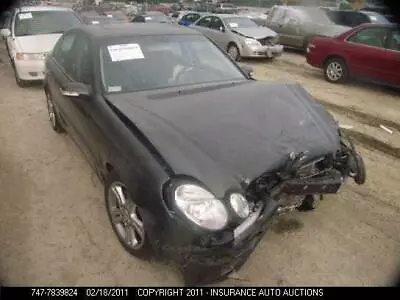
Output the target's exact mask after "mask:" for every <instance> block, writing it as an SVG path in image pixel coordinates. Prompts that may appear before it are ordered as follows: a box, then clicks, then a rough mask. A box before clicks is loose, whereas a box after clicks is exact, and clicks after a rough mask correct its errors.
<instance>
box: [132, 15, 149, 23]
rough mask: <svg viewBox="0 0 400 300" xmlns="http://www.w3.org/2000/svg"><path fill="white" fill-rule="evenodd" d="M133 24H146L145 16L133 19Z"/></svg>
mask: <svg viewBox="0 0 400 300" xmlns="http://www.w3.org/2000/svg"><path fill="white" fill-rule="evenodd" d="M132 22H135V23H145V22H146V19H145V17H143V16H137V17H134V18H133V19H132Z"/></svg>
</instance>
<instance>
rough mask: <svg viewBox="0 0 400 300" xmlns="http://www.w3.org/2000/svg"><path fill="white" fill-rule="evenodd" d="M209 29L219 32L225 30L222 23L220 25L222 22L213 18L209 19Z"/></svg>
mask: <svg viewBox="0 0 400 300" xmlns="http://www.w3.org/2000/svg"><path fill="white" fill-rule="evenodd" d="M210 28H211V29H214V30H221V28H225V26H224V23H222V20H221V19H220V18H218V17H213V18H212V19H211V25H210Z"/></svg>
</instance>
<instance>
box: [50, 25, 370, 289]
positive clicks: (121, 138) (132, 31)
mask: <svg viewBox="0 0 400 300" xmlns="http://www.w3.org/2000/svg"><path fill="white" fill-rule="evenodd" d="M105 26H106V28H107V30H103V29H104V27H100V26H85V27H81V28H77V29H75V30H71V31H69V32H67V33H66V34H64V36H63V38H62V39H60V40H59V42H58V43H57V45H56V46H55V48H54V51H53V52H52V53H51V55H50V56H49V58H48V60H47V61H46V66H47V72H46V81H45V85H44V88H45V93H46V99H47V108H48V114H49V119H50V121H51V126H52V128H53V129H54V130H55V131H57V132H60V131H62V130H63V129H65V130H67V131H68V133H69V134H70V135H71V137H72V138H73V139H74V140H75V141H76V142H77V143H78V145H80V148H81V149H82V152H83V153H85V154H86V155H87V158H88V160H89V161H90V162H91V163H92V164H91V165H92V166H93V167H94V169H95V171H96V174H99V177H100V178H101V179H102V180H103V182H104V195H105V202H106V209H107V212H108V215H109V219H110V223H111V226H112V228H113V230H114V232H115V234H116V236H117V238H118V240H119V242H120V243H121V245H122V246H123V247H124V248H125V249H126V250H127V251H128V252H129V253H131V254H132V255H135V256H137V257H139V258H145V257H149V256H151V255H152V254H160V255H167V256H168V257H170V258H172V259H174V260H175V261H177V262H178V263H179V265H180V266H181V268H182V270H183V272H184V276H185V279H186V282H187V283H188V284H198V283H199V282H200V283H207V282H210V281H215V280H220V279H222V278H224V277H225V276H226V275H227V274H229V273H230V272H232V271H233V270H234V269H236V268H239V267H240V266H242V265H243V264H244V263H245V262H246V260H247V258H248V256H249V255H250V253H251V252H252V251H253V249H254V248H255V247H256V245H257V243H258V242H259V241H260V239H261V238H262V236H263V234H264V233H265V231H266V230H267V228H268V225H269V223H270V222H269V221H270V220H271V218H273V217H274V216H275V215H276V214H278V213H284V212H286V213H287V212H290V211H292V210H294V209H297V208H299V207H303V208H307V209H313V208H314V207H313V206H312V203H314V201H313V200H312V199H313V194H321V193H323V194H334V193H336V192H337V191H338V188H339V187H340V186H341V185H342V183H343V179H347V178H348V177H349V176H350V175H351V174H353V173H354V174H356V175H352V176H355V177H354V178H355V180H356V182H357V183H359V184H362V183H363V182H362V181H363V180H364V179H365V178H361V177H359V175H360V174H361V173H360V172H364V169H363V167H362V166H361V162H362V159H361V156H360V155H359V154H357V152H356V151H355V149H353V148H351V149H350V148H349V147H348V146H346V144H345V139H344V137H343V136H341V135H340V129H339V127H338V124H337V123H336V121H335V120H334V118H333V117H332V116H331V115H330V114H329V113H327V112H326V111H325V110H324V108H323V106H321V105H319V104H317V103H316V102H315V101H314V100H313V98H312V97H311V95H309V94H308V93H307V92H306V91H305V90H304V89H303V88H301V87H300V86H298V85H287V84H284V85H280V84H268V83H265V82H261V81H260V82H258V81H255V80H251V79H250V78H249V77H248V76H247V74H246V73H245V72H243V71H242V70H241V69H240V68H239V66H238V65H237V64H235V63H234V62H233V61H232V60H231V59H229V57H228V56H227V55H226V53H224V51H222V50H220V49H218V47H216V46H215V45H214V44H213V43H211V42H210V41H209V40H208V39H207V38H206V37H204V36H203V35H202V34H200V33H199V32H197V31H196V30H191V29H188V28H185V27H183V26H175V25H166V24H134V25H133V24H118V25H105ZM250 93H251V94H250ZM250 95H251V96H250ZM266 95H268V99H267V98H266ZM221 107H226V108H227V109H228V110H229V111H228V113H227V111H226V110H225V109H221ZM306 118H307V120H309V121H308V122H304V120H305V119H306ZM239 120H240V121H239ZM302 121H303V123H301V122H302ZM299 123H300V124H302V125H301V126H299ZM227 125H228V126H227ZM283 130H284V131H285V132H286V134H285V137H284V138H282V131H283ZM238 134H240V135H241V139H240V140H239V139H237V138H232V137H235V136H237V135H238ZM283 140H284V141H285V143H287V144H286V145H287V146H288V147H282V142H283ZM289 151H295V152H289ZM305 153H307V154H305ZM334 155H335V156H334ZM261 162H262V163H261ZM356 162H357V163H360V165H357V166H358V167H357V166H356ZM357 178H358V179H357ZM287 195H291V196H293V197H291V196H287ZM295 196H298V197H295ZM292 198H293V199H292ZM288 199H289V200H290V201H288ZM310 199H311V200H310ZM309 205H311V206H309Z"/></svg>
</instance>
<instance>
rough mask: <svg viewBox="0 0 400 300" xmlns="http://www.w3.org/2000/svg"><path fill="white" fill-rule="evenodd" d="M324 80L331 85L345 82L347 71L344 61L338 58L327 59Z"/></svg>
mask: <svg viewBox="0 0 400 300" xmlns="http://www.w3.org/2000/svg"><path fill="white" fill-rule="evenodd" d="M324 74H325V79H326V81H328V82H331V83H343V82H346V81H347V78H348V70H347V65H346V63H345V61H344V60H343V59H341V58H339V57H335V58H331V59H329V60H328V61H327V62H326V63H325V66H324Z"/></svg>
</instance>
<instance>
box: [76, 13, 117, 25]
mask: <svg viewBox="0 0 400 300" xmlns="http://www.w3.org/2000/svg"><path fill="white" fill-rule="evenodd" d="M81 18H82V20H83V22H84V23H85V24H87V25H98V24H112V23H120V22H122V21H118V20H115V19H114V18H110V17H107V16H100V15H98V14H97V13H95V14H81Z"/></svg>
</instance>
